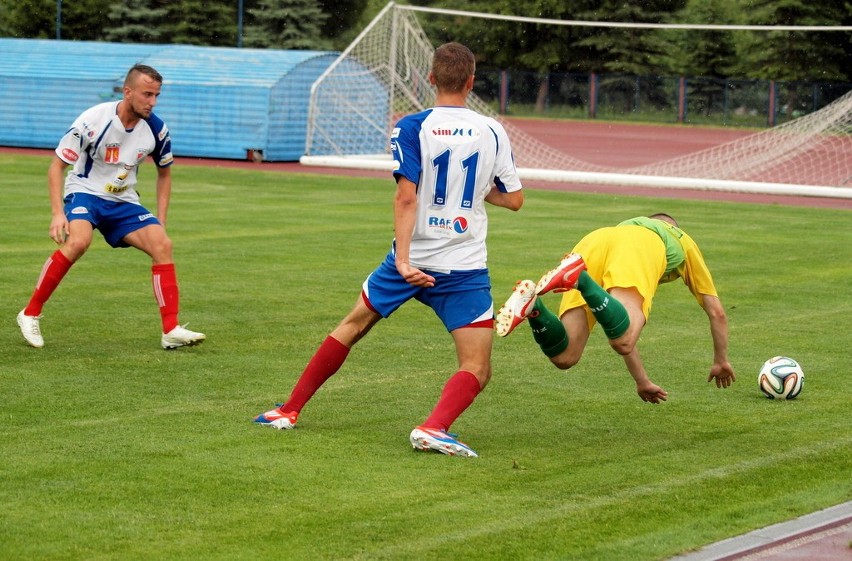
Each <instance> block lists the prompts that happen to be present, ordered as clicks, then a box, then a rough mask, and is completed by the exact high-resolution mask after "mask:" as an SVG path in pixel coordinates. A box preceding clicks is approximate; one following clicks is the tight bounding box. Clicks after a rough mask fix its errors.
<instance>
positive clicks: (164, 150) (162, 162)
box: [145, 113, 174, 168]
mask: <svg viewBox="0 0 852 561" xmlns="http://www.w3.org/2000/svg"><path fill="white" fill-rule="evenodd" d="M145 122H146V123H148V126H149V127H151V132H153V133H154V151H153V152H151V157H152V158H153V159H154V163H155V164H156V165H157V167H161V168H165V167H168V166H170V165H172V162H173V161H174V159H173V157H172V138H171V135H170V134H169V129H168V127H166V123H165V122H164V121H163V120H162V119H160V118H159V117H157V116H156V115H155V114H153V113H151V114H150V115H149V116H148V118H147V119H145Z"/></svg>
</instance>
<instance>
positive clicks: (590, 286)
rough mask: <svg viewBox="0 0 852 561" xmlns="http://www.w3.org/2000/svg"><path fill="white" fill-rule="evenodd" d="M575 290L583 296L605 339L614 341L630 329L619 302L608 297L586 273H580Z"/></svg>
mask: <svg viewBox="0 0 852 561" xmlns="http://www.w3.org/2000/svg"><path fill="white" fill-rule="evenodd" d="M577 290H579V291H580V294H582V295H583V299H584V300H585V301H586V304H588V305H589V309H590V310H591V311H592V315H593V316H595V319H596V320H598V323H599V324H601V327H602V328H603V330H604V333H606V336H607V337H609V338H610V339H616V338H618V337H621V336H622V335H624V332H625V331H627V328H628V327H630V316H628V315H627V310H626V309H624V305H623V304H622V303H621V302H619V301H618V300H616V299H615V298H613V297H612V296H610V294H609V293H608V292H607V291H606V290H604V289H603V287H601V285H599V284H598V283H596V282H595V281H594V280H592V277H590V276H589V273H587V272H586V271H583V272H582V273H580V278H579V280H578V281H577Z"/></svg>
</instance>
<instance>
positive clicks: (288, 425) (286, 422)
mask: <svg viewBox="0 0 852 561" xmlns="http://www.w3.org/2000/svg"><path fill="white" fill-rule="evenodd" d="M298 418H299V412H298V411H291V412H289V413H284V412H283V411H281V407H280V406H279V407H277V408H275V409H273V410H272V411H267V412H266V413H261V414H260V415H258V416H257V417H255V418H254V422H255V423H259V424H261V425H263V426H265V427H272V428H275V429H278V430H283V429H293V428H296V420H297V419H298Z"/></svg>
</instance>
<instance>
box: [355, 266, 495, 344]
mask: <svg viewBox="0 0 852 561" xmlns="http://www.w3.org/2000/svg"><path fill="white" fill-rule="evenodd" d="M425 272H428V273H429V274H430V275H432V276H433V277H435V286H432V287H420V286H412V285H410V284H408V283H407V282H406V281H405V279H404V278H403V277H402V275H400V274H399V271H397V270H396V265H395V262H394V258H393V256H392V255H390V254H389V255H388V256H387V258H385V260H384V261H383V262H382V263H381V265H379V266H378V267H377V268H376V270H375V271H373V272H372V273H370V276H369V277H367V280H365V281H364V286H363V288H364V294H365V296H366V297H367V301H368V303H369V305H370V306H371V307H372V308H373V309H374V310H375V311H376V313H378V314H380V315H381V316H382V317H384V318H386V317H389V316H390V315H391V314H392V313H393V312H395V311H396V310H397V309H398V308H399V307H400V306H402V305H403V304H404V303H405V302H407V301H409V300H411V299H412V298H414V299H415V300H417V301H419V302H422V303H424V304H426V305H427V306H429V307H430V308H432V309H433V310H434V311H435V314H436V315H437V316H438V318H439V319H440V320H441V321H442V322H443V323H444V327H446V328H447V331H454V330H456V329H458V328H460V327H465V326H466V325H470V324H472V323H476V322H479V321H486V320H492V319H493V318H494V300H493V299H492V298H491V279H490V277H489V276H488V269H479V270H476V271H453V272H451V273H437V272H434V271H425Z"/></svg>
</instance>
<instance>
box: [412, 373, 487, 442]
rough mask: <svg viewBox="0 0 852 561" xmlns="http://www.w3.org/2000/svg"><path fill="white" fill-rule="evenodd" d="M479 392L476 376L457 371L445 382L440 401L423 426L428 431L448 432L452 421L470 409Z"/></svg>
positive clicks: (480, 389)
mask: <svg viewBox="0 0 852 561" xmlns="http://www.w3.org/2000/svg"><path fill="white" fill-rule="evenodd" d="M480 391H482V388H480V387H479V380H477V379H476V376H474V375H473V374H472V373H470V372H467V371H466V370H459V371H458V372H456V373H455V374H453V376H452V377H451V378H450V379H449V380H447V384H446V385H445V386H444V391H442V392H441V399H439V400H438V403H437V405H435V409H433V410H432V414H431V415H429V418H428V419H426V422H424V423H423V426H424V427H428V428H430V429H439V430H443V431H445V430H448V429H449V428H450V425H452V424H453V421H455V420H456V419H458V418H459V415H461V414H462V413H464V410H465V409H467V408H468V407H470V404H471V403H473V400H474V399H476V396H477V395H479V392H480Z"/></svg>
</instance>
